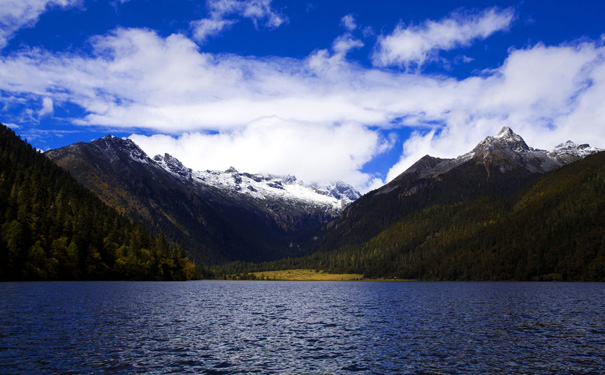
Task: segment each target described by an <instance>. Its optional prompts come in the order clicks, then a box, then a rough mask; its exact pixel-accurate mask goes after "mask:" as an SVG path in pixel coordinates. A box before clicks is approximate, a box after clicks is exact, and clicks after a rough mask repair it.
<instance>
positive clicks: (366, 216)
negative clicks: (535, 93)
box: [320, 127, 602, 250]
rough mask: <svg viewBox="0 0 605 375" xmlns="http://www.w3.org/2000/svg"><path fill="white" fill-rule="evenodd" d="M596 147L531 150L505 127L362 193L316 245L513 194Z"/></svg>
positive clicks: (352, 239)
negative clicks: (433, 210)
mask: <svg viewBox="0 0 605 375" xmlns="http://www.w3.org/2000/svg"><path fill="white" fill-rule="evenodd" d="M599 151H602V150H599V149H597V148H594V147H590V146H589V145H586V144H580V145H579V144H576V143H573V142H571V141H567V142H565V143H562V144H560V145H558V146H557V147H555V148H554V149H553V150H552V151H545V150H539V149H535V148H532V147H530V146H528V145H527V144H526V143H525V141H524V140H523V138H522V137H521V136H519V135H518V134H515V133H514V132H513V131H512V130H511V129H510V128H508V127H504V128H503V129H502V130H501V131H500V132H499V133H498V134H497V135H495V136H490V137H487V138H485V139H484V140H483V141H481V142H480V143H479V144H478V145H477V146H476V147H475V148H473V150H471V151H470V152H468V153H466V154H464V155H460V156H458V157H457V158H452V159H441V158H436V157H432V156H429V155H426V156H424V157H423V158H421V159H420V160H418V161H417V162H416V163H414V164H413V165H412V166H411V167H410V168H408V169H407V170H406V171H404V172H403V173H401V174H400V175H399V176H397V177H396V178H395V179H393V180H392V181H391V182H389V183H388V184H387V185H385V186H383V187H381V188H380V189H377V190H374V191H372V192H370V193H368V194H366V195H364V196H363V197H361V198H360V199H358V200H357V201H355V202H354V203H353V204H351V205H350V206H349V207H348V208H347V209H346V210H345V211H344V212H343V214H342V215H340V216H339V217H338V218H337V219H335V220H334V221H332V222H330V223H329V224H328V229H329V230H328V232H327V233H326V235H325V236H324V238H323V239H322V242H323V243H322V244H321V245H320V248H321V249H322V250H326V249H333V248H338V247H341V246H343V245H347V244H352V243H359V242H363V241H366V240H368V239H369V238H371V237H372V236H374V235H377V234H378V233H380V232H381V231H382V230H384V229H386V228H388V227H389V226H390V225H392V224H394V223H395V222H397V221H398V220H400V219H401V218H403V217H405V216H406V215H409V214H410V213H413V212H415V211H418V210H421V209H424V208H426V207H430V206H433V205H441V204H453V203H457V202H462V201H464V200H467V199H473V198H475V197H479V196H482V195H499V196H507V197H511V196H513V195H514V194H517V193H518V192H519V191H520V189H522V188H523V187H524V186H527V185H528V184H529V183H531V182H533V181H536V180H537V179H538V178H539V177H540V176H542V175H543V174H544V173H547V172H550V171H553V170H556V169H558V168H561V167H563V166H564V165H567V164H570V163H573V162H574V161H577V160H579V159H582V158H584V157H586V156H588V155H591V154H594V153H596V152H599Z"/></svg>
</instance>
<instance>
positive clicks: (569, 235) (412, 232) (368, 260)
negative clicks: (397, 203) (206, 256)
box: [214, 152, 605, 281]
mask: <svg viewBox="0 0 605 375" xmlns="http://www.w3.org/2000/svg"><path fill="white" fill-rule="evenodd" d="M291 268H307V269H318V270H324V271H328V272H333V273H343V272H344V273H361V274H364V275H365V277H367V278H399V279H420V280H566V281H572V280H573V281H577V280H585V281H605V153H603V152H601V153H599V154H596V155H593V156H589V157H587V158H585V159H583V160H580V161H578V162H576V163H574V164H571V165H569V166H566V167H563V168H561V169H560V170H558V171H555V172H551V173H549V174H547V175H545V176H544V177H542V178H541V179H540V180H538V181H537V182H536V183H534V184H531V185H530V186H529V187H526V188H524V189H523V191H521V192H519V193H518V194H517V195H515V196H512V197H503V196H481V197H478V198H475V199H471V200H467V201H464V202H461V203H456V204H444V205H434V206H431V207H428V208H426V209H423V210H420V211H416V212H414V213H411V214H409V215H407V216H406V217H405V218H404V219H402V220H400V221H399V222H397V223H396V224H394V225H392V226H390V227H389V228H388V229H387V230H384V231H382V232H381V233H380V234H379V235H377V236H375V237H373V238H372V239H371V240H369V241H366V242H364V243H361V244H356V245H350V246H344V247H341V248H338V249H336V250H332V251H328V252H321V253H314V254H312V255H310V256H308V257H304V258H295V259H284V260H281V261H277V262H271V263H263V264H250V263H241V262H240V263H230V264H227V265H224V266H222V267H216V268H215V269H214V272H215V274H216V275H217V277H220V276H222V275H234V274H243V275H245V274H246V273H247V272H252V271H266V270H276V269H291Z"/></svg>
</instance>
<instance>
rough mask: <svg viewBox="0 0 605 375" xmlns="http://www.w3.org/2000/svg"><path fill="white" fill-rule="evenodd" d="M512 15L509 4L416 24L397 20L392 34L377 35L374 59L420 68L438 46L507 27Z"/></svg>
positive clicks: (442, 47) (462, 42)
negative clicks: (504, 7)
mask: <svg viewBox="0 0 605 375" xmlns="http://www.w3.org/2000/svg"><path fill="white" fill-rule="evenodd" d="M513 18H514V12H513V10H512V9H510V8H509V9H504V10H499V9H497V8H490V9H486V10H484V11H482V12H479V13H453V14H451V15H450V16H449V17H447V18H443V19H441V20H439V21H432V20H428V21H425V22H424V23H423V24H421V25H418V26H415V25H408V26H405V25H404V24H403V23H400V24H399V25H397V27H396V28H395V30H394V31H393V32H392V33H391V34H389V35H383V36H381V37H379V39H378V44H377V49H376V51H375V52H374V55H373V57H372V59H373V63H374V65H376V66H381V67H385V66H393V65H396V66H400V67H405V68H410V67H414V66H415V67H417V68H421V67H422V65H424V64H425V63H426V62H429V61H433V60H435V59H436V58H437V56H438V54H439V51H441V50H444V51H448V50H452V49H454V48H459V47H466V46H469V45H470V44H471V43H472V42H473V41H475V40H477V39H485V38H487V37H489V36H490V35H491V34H493V33H495V32H496V31H500V30H505V29H507V28H508V27H509V26H510V24H511V22H512V21H513Z"/></svg>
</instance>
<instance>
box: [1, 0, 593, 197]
mask: <svg viewBox="0 0 605 375" xmlns="http://www.w3.org/2000/svg"><path fill="white" fill-rule="evenodd" d="M604 43H605V2H602V1H587V0H578V1H574V2H570V1H558V0H554V1H531V0H525V1H523V0H520V1H505V0H503V1H493V2H489V1H471V0H467V1H455V0H441V1H431V0H406V1H403V0H401V1H394V0H393V1H386V0H376V1H361V0H346V1H345V0H330V1H326V0H309V1H307V0H297V1H293V0H250V1H244V0H0V122H2V123H3V124H4V125H7V126H9V127H10V128H12V129H14V130H15V132H16V133H17V134H19V135H20V136H21V137H22V138H24V139H27V140H28V142H30V143H31V144H32V145H33V146H34V147H36V148H38V149H40V150H42V151H46V150H49V149H54V148H59V147H63V146H66V145H69V144H72V143H75V142H89V141H91V140H93V139H96V138H100V137H102V136H104V135H107V134H112V135H114V136H119V137H128V138H130V139H132V140H133V141H134V142H136V143H137V144H138V145H139V146H140V147H141V148H142V149H143V150H144V151H145V152H146V153H147V154H149V155H150V156H151V157H153V156H154V155H156V154H164V153H169V154H171V155H173V156H175V157H177V158H178V159H179V160H181V161H182V162H183V163H184V164H185V165H186V166H188V167H190V168H192V169H194V170H207V169H209V170H226V169H228V168H229V167H231V166H233V167H235V168H236V169H237V170H239V171H241V172H249V173H267V174H274V175H295V176H297V178H298V179H299V180H303V181H304V182H306V183H329V182H335V181H338V180H339V181H344V182H346V183H349V184H351V185H353V186H354V187H356V188H357V189H358V190H360V191H362V192H366V191H369V190H371V189H374V188H377V187H379V186H381V185H383V184H385V183H387V182H389V181H390V180H392V179H393V178H395V177H396V176H397V175H399V174H400V173H402V172H403V171H404V170H405V169H407V168H408V167H409V166H411V165H412V164H413V163H414V162H416V161H417V160H418V159H420V158H421V157H422V156H424V155H427V154H429V155H432V156H436V157H455V156H458V155H461V154H463V153H466V152H468V151H470V150H472V149H473V147H474V146H475V145H476V144H477V143H478V142H480V141H481V140H482V139H484V138H485V137H486V136H489V135H495V134H497V133H498V132H499V130H500V129H501V128H502V127H503V126H508V127H510V128H512V129H513V130H514V131H515V132H516V133H517V134H519V135H521V136H522V137H523V138H524V139H525V140H526V142H527V143H528V144H529V145H530V146H533V147H535V148H540V149H547V150H548V149H552V148H554V147H555V146H556V145H557V144H559V143H562V142H564V141H567V140H572V141H574V142H577V143H589V144H590V145H591V146H596V147H600V148H605V105H604V104H605V47H604Z"/></svg>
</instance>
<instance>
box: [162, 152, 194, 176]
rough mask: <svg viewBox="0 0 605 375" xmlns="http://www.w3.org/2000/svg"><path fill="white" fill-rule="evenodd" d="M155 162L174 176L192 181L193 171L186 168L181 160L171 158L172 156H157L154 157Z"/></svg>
mask: <svg viewBox="0 0 605 375" xmlns="http://www.w3.org/2000/svg"><path fill="white" fill-rule="evenodd" d="M153 161H155V162H156V163H158V164H159V165H160V166H161V167H162V168H164V169H165V170H167V171H168V172H170V173H172V174H174V175H177V176H179V177H184V178H186V179H188V180H190V179H191V173H192V171H191V169H190V168H187V167H185V166H184V165H183V163H181V162H180V161H179V159H177V158H175V157H173V156H171V155H170V154H164V156H162V155H156V156H154V157H153Z"/></svg>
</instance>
